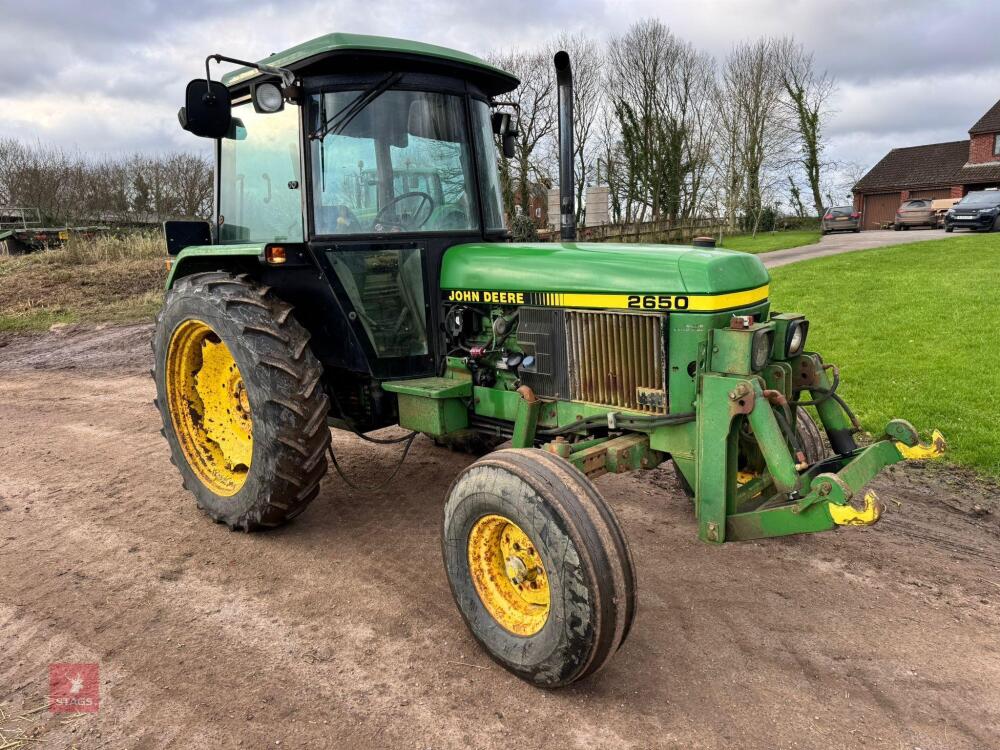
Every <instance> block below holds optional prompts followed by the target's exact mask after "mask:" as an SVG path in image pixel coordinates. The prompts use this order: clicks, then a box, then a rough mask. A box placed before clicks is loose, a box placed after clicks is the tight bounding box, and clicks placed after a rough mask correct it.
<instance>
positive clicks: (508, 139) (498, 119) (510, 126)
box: [490, 112, 517, 159]
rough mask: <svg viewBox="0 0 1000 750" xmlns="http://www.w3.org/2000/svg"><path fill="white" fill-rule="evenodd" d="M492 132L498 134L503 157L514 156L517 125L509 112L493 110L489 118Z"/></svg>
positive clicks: (509, 157)
mask: <svg viewBox="0 0 1000 750" xmlns="http://www.w3.org/2000/svg"><path fill="white" fill-rule="evenodd" d="M490 120H491V123H492V125H493V132H494V133H495V134H496V135H498V136H500V146H501V150H502V151H503V155H504V157H506V158H507V159H511V158H513V157H514V147H515V144H516V142H517V125H515V124H514V121H513V119H512V118H511V116H510V113H509V112H494V113H493V116H492V117H491V118H490Z"/></svg>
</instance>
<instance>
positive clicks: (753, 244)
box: [719, 229, 820, 254]
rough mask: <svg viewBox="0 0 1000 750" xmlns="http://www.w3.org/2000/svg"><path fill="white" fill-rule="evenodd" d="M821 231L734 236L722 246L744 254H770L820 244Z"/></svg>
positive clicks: (727, 238) (723, 240)
mask: <svg viewBox="0 0 1000 750" xmlns="http://www.w3.org/2000/svg"><path fill="white" fill-rule="evenodd" d="M819 236H820V235H819V230H818V229H817V230H815V231H788V232H758V234H757V236H756V237H752V236H751V235H749V234H734V235H730V236H728V237H723V238H722V244H721V245H720V246H719V247H724V248H726V249H727V250H739V251H740V252H743V253H754V254H756V253H769V252H771V251H772V250H787V249H788V248H790V247H801V246H802V245H812V244H813V243H814V242H819Z"/></svg>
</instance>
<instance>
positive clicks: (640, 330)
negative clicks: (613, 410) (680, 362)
mask: <svg viewBox="0 0 1000 750" xmlns="http://www.w3.org/2000/svg"><path fill="white" fill-rule="evenodd" d="M565 320H566V351H567V354H568V360H569V362H568V364H569V367H568V368H567V369H568V370H569V385H570V398H571V399H573V400H574V401H589V402H591V403H595V404H602V405H605V406H619V407H622V408H624V409H632V410H636V411H644V412H649V413H651V414H665V413H666V411H667V398H666V389H665V388H664V340H663V328H662V320H663V318H662V317H661V316H660V315H656V314H645V313H618V312H591V311H583V310H567V311H566V312H565Z"/></svg>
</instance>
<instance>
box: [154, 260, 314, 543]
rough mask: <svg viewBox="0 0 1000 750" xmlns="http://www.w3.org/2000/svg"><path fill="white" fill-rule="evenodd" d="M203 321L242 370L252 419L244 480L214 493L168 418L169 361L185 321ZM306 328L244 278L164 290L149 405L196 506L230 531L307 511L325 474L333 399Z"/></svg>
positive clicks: (222, 277) (197, 277) (187, 280)
mask: <svg viewBox="0 0 1000 750" xmlns="http://www.w3.org/2000/svg"><path fill="white" fill-rule="evenodd" d="M192 319H194V320H198V321H202V322H204V323H206V324H207V325H208V326H209V327H210V328H211V329H212V331H213V332H214V333H215V334H216V335H217V336H218V338H219V339H220V340H221V341H222V343H224V344H225V345H226V347H227V348H228V349H229V352H230V353H231V355H232V358H233V360H235V363H236V365H237V367H238V368H239V374H240V375H241V376H242V379H243V384H244V387H245V391H246V397H247V399H248V402H249V407H250V412H251V415H252V416H251V418H252V443H253V448H252V458H251V461H250V465H249V468H248V469H247V471H246V476H245V479H244V481H243V484H242V486H241V487H240V488H239V490H238V491H236V493H235V494H233V495H232V496H229V497H225V496H220V495H218V494H215V492H213V491H212V490H211V489H209V488H208V487H206V486H205V484H204V483H203V482H202V481H201V479H199V477H198V475H197V473H196V472H195V471H194V470H193V469H192V468H191V466H190V465H189V463H188V460H187V458H186V457H185V453H184V450H183V448H182V447H181V444H180V442H179V439H178V436H177V434H176V432H175V428H174V425H173V422H172V417H171V414H170V409H169V406H168V396H167V393H168V391H167V384H166V377H167V374H166V373H167V366H166V358H167V353H168V348H169V346H170V342H171V338H172V336H173V333H174V331H175V330H177V329H178V327H179V326H180V325H181V324H183V323H184V322H185V321H189V320H192ZM308 341H309V334H308V332H307V331H306V330H305V329H304V328H303V327H302V326H301V325H300V324H299V323H298V321H296V320H295V318H294V317H293V315H292V307H291V305H288V304H287V303H285V302H283V301H281V300H280V299H278V298H277V297H276V296H274V295H273V294H271V292H270V291H269V288H268V287H266V286H261V285H259V284H257V283H255V282H254V281H253V280H251V279H250V278H248V277H247V276H246V275H245V274H241V275H233V274H230V273H226V272H222V271H217V272H211V273H199V274H194V275H191V276H187V277H183V278H181V279H179V280H178V281H177V283H176V284H175V286H174V287H173V289H171V290H170V291H169V292H168V293H167V296H166V299H165V301H164V304H163V308H162V310H161V312H160V314H159V315H158V317H157V321H156V330H155V332H154V335H153V342H152V344H153V355H154V370H153V377H154V380H155V381H156V400H155V402H154V403H155V405H156V407H157V408H158V409H159V411H160V416H161V417H162V419H163V429H162V430H161V433H162V434H163V435H164V437H165V438H166V440H167V443H168V444H169V445H170V451H171V454H172V455H171V461H172V462H173V463H174V464H175V465H176V466H177V468H178V469H179V470H180V473H181V478H182V482H183V485H184V487H185V488H186V489H187V490H188V491H190V492H191V493H192V494H194V496H195V498H196V500H197V502H198V506H199V507H200V508H202V509H203V510H204V511H205V512H206V513H207V514H208V515H209V516H211V517H212V518H213V519H215V520H216V521H219V522H221V523H225V524H226V525H227V526H229V527H230V528H232V529H243V530H246V531H251V530H254V529H258V528H266V527H273V526H278V525H280V524H282V523H284V522H285V521H288V520H289V519H291V518H294V517H295V516H296V515H298V514H299V513H301V512H302V511H303V510H305V508H306V506H307V505H308V504H309V502H310V501H311V500H312V499H313V498H314V497H315V496H316V494H317V493H318V492H319V485H320V480H321V479H322V478H323V475H324V474H325V473H326V469H327V461H326V451H327V447H328V446H329V444H330V430H329V428H328V427H327V423H326V417H327V411H328V410H329V401H328V398H327V395H326V393H325V392H324V390H323V386H322V383H321V375H322V368H321V366H320V364H319V362H318V361H317V359H316V357H315V356H314V355H313V354H312V352H311V351H310V349H309V345H308Z"/></svg>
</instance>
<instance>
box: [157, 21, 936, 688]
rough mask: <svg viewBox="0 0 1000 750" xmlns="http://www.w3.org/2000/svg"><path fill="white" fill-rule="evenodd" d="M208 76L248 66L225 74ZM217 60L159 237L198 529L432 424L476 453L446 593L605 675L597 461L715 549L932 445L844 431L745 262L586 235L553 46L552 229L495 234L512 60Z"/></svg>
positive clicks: (536, 646) (903, 432) (473, 619)
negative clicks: (343, 450)
mask: <svg viewBox="0 0 1000 750" xmlns="http://www.w3.org/2000/svg"><path fill="white" fill-rule="evenodd" d="M213 63H216V64H228V65H236V66H238V67H236V68H235V69H231V70H230V71H229V72H227V73H226V74H225V75H223V76H222V78H221V79H219V80H213V79H212V77H211V66H212V64H213ZM205 65H206V77H205V78H202V79H196V80H194V81H192V82H191V83H190V84H189V85H188V87H187V91H186V97H185V99H186V101H185V106H184V107H183V108H182V109H181V111H180V113H179V119H180V123H181V125H182V127H184V129H186V130H187V131H189V132H190V133H192V134H193V135H196V136H201V137H205V138H210V139H212V140H213V142H214V147H215V159H216V174H217V179H216V200H215V206H216V211H215V215H214V216H213V217H212V220H211V221H208V222H168V223H167V225H166V239H167V249H168V253H169V254H170V256H171V258H172V259H173V263H172V264H171V270H170V275H169V277H168V279H167V282H166V286H167V294H166V298H165V301H164V305H163V309H162V311H161V312H160V315H159V318H158V320H157V327H156V333H155V338H154V350H155V376H156V386H157V404H158V408H159V410H160V412H161V416H162V419H163V424H164V434H165V435H166V438H167V441H168V443H169V445H170V449H171V451H172V453H173V458H174V461H175V463H176V464H177V466H178V469H179V471H180V473H181V475H182V477H183V480H184V486H185V487H186V488H187V489H188V490H189V491H190V492H191V493H192V494H194V495H195V498H196V500H197V503H198V505H199V506H200V507H201V508H202V509H204V510H205V512H206V513H208V515H210V516H211V517H212V518H213V519H215V520H217V521H220V522H222V523H225V524H227V525H228V526H230V527H232V528H235V529H244V530H247V531H250V530H255V529H262V528H269V527H273V526H278V525H280V524H282V523H284V522H286V521H289V520H290V519H292V518H293V517H295V516H297V515H299V514H300V513H302V512H303V511H304V510H305V509H306V507H307V506H308V504H309V502H310V501H311V500H312V499H313V498H314V497H316V495H317V494H318V492H319V491H320V480H321V479H322V477H323V476H324V474H325V473H326V470H327V458H328V457H330V458H332V459H333V463H334V465H335V467H336V466H337V464H336V459H335V456H334V455H333V449H332V446H331V441H330V429H329V428H330V427H333V428H337V429H340V430H346V431H350V432H353V433H356V434H359V435H361V436H362V437H364V438H365V439H366V440H372V441H374V442H383V443H384V442H386V439H385V438H378V439H376V438H370V437H367V436H365V433H368V432H370V431H372V430H377V429H380V428H383V427H388V426H391V425H400V426H402V427H403V428H405V429H407V430H410V431H411V432H410V433H409V434H408V435H406V437H405V438H403V440H404V441H405V446H403V447H402V449H401V455H402V458H405V456H406V454H407V453H408V451H409V450H410V446H411V444H412V442H413V439H414V438H415V437H416V436H417V435H419V434H423V435H426V436H427V437H428V438H430V439H431V440H433V441H434V443H436V444H437V445H440V446H444V447H448V448H452V449H456V450H464V451H472V452H475V453H479V454H484V455H483V456H482V457H481V458H480V459H479V460H477V461H475V462H474V463H472V464H471V465H468V466H466V467H465V468H464V469H461V470H459V469H458V467H457V466H456V473H457V476H456V478H455V480H454V482H453V483H452V486H451V489H450V490H449V493H448V496H447V497H446V498H445V502H444V516H443V524H442V528H441V534H442V549H443V555H444V564H445V570H446V573H447V576H448V580H449V583H450V585H451V589H452V593H453V595H454V599H455V602H456V604H457V605H458V609H459V611H460V613H461V615H462V617H463V618H464V620H465V622H466V624H467V625H468V627H469V628H470V630H471V632H472V634H473V635H474V636H475V638H476V639H477V640H479V642H480V643H481V644H482V645H483V647H484V648H485V649H486V650H487V651H488V653H489V654H490V655H491V656H492V657H493V658H494V659H495V660H496V661H497V662H499V663H500V664H501V665H502V666H504V667H505V668H507V669H509V670H511V671H512V672H514V673H515V674H517V675H518V676H520V677H522V678H524V679H526V680H528V681H530V682H533V683H535V684H537V685H541V686H546V687H554V686H559V685H566V684H569V683H571V682H574V681H576V680H579V679H581V678H583V677H585V676H587V675H589V674H591V673H593V672H596V671H597V670H599V669H600V668H601V667H602V666H603V665H604V664H605V663H606V662H607V661H608V660H609V659H610V658H611V656H612V655H613V654H614V653H615V651H616V650H617V649H618V648H619V647H620V646H621V645H622V643H623V642H624V640H625V638H626V636H627V635H628V633H629V631H630V627H631V625H632V621H633V619H634V617H635V612H636V601H637V600H636V590H635V580H636V574H635V568H634V562H633V559H632V557H631V555H630V553H629V549H628V543H627V541H626V538H625V535H624V533H623V531H622V528H621V526H620V524H619V522H618V521H617V519H616V517H615V513H614V512H613V511H612V509H611V508H610V507H609V506H608V505H607V504H606V503H605V502H604V501H603V499H602V498H601V496H600V493H599V492H598V490H597V489H596V487H595V486H594V484H593V479H594V478H595V477H597V476H599V475H601V474H604V473H621V472H625V471H633V470H635V471H638V470H645V469H651V468H654V467H656V466H659V465H661V464H663V463H665V462H670V463H672V465H673V467H674V470H675V471H676V473H677V475H678V477H679V479H680V481H681V484H682V485H683V487H684V488H685V489H686V490H687V491H688V493H689V495H690V497H691V500H692V502H693V506H694V507H693V511H694V514H693V517H694V521H693V524H692V526H693V528H695V529H696V533H697V534H698V536H699V537H700V538H701V539H702V540H704V541H705V542H708V543H711V544H720V543H722V542H726V541H739V540H746V539H759V538H764V537H773V536H780V535H785V534H795V533H802V532H811V531H822V530H828V529H834V528H836V527H838V526H844V525H866V524H870V523H874V522H875V521H876V520H877V519H878V517H879V513H880V506H879V504H878V501H877V499H876V498H875V496H874V494H873V493H872V492H871V491H867V490H866V489H865V486H866V484H867V483H868V482H869V481H870V480H871V479H872V477H874V476H875V474H876V473H877V472H878V471H879V470H880V469H882V468H883V467H885V466H887V465H889V464H892V463H895V462H897V461H900V460H903V459H904V458H926V457H928V456H933V455H937V454H940V452H941V451H942V450H943V447H944V443H943V439H941V438H940V435H938V434H937V433H935V438H934V441H933V442H932V443H931V444H930V445H923V444H921V443H920V442H919V441H918V436H917V432H916V430H915V429H914V428H913V427H912V426H911V425H910V424H909V423H907V422H904V421H902V420H893V421H892V422H890V423H889V424H888V425H887V426H886V427H885V430H884V432H883V433H882V434H881V435H876V436H875V439H873V440H870V441H867V442H866V444H865V445H863V446H861V445H859V444H858V443H857V441H856V435H857V433H858V432H859V430H860V427H859V425H858V423H857V420H856V419H855V417H854V414H853V413H852V412H851V410H850V408H849V407H848V405H847V404H846V403H845V402H844V400H843V398H842V397H841V395H840V393H839V391H838V386H839V384H840V375H839V371H838V369H837V367H836V366H835V365H832V364H830V363H826V362H824V361H823V359H822V358H821V357H820V355H819V354H818V353H816V352H813V351H810V350H809V349H808V344H809V322H808V320H806V318H805V316H803V315H801V314H796V313H786V312H777V311H774V310H772V309H771V304H770V299H769V284H770V278H769V276H768V273H767V270H766V269H765V268H764V266H763V264H762V263H761V262H760V260H759V259H758V258H756V257H754V256H752V255H747V254H743V253H736V252H730V251H726V250H721V249H715V248H714V247H711V245H712V244H713V243H712V242H711V240H707V241H704V240H701V241H699V243H698V244H699V246H697V247H696V246H694V245H656V244H638V243H622V244H611V243H606V244H595V243H588V242H578V241H576V225H575V216H576V212H575V210H574V208H575V207H574V195H573V189H572V188H573V186H572V182H573V167H572V155H573V142H572V141H573V127H572V103H573V73H572V64H571V60H570V57H569V55H567V54H566V53H565V52H559V53H558V54H556V55H555V58H554V60H553V66H554V81H555V91H554V92H553V94H554V95H555V96H556V97H557V98H558V105H559V106H558V112H559V127H558V141H559V160H560V169H559V175H560V179H559V183H560V184H559V190H560V201H559V219H558V230H559V231H558V234H559V238H560V241H558V242H547V243H538V242H536V243H514V242H511V241H510V236H509V233H508V230H507V224H506V222H507V218H508V216H507V210H506V206H505V203H504V200H503V191H502V190H501V181H500V171H499V170H498V160H502V159H504V158H507V157H509V156H510V155H511V152H512V147H513V144H514V141H515V139H516V135H517V128H518V114H519V113H518V110H517V107H516V106H515V105H514V104H512V103H510V102H507V101H506V100H505V99H504V95H505V94H507V93H508V92H510V91H511V90H513V89H514V88H516V87H517V85H518V81H517V79H516V78H515V77H514V76H513V75H511V74H510V73H508V72H506V71H504V70H501V69H498V68H496V67H494V66H492V65H490V64H488V63H486V62H484V61H483V60H481V59H479V58H477V57H474V56H472V55H469V54H466V53H464V52H458V51H455V50H450V49H445V48H443V47H436V46H433V45H429V44H423V43H420V42H411V41H403V40H398V39H389V38H385V37H371V36H357V35H352V34H328V35H326V36H322V37H318V38H316V39H313V40H311V41H308V42H305V43H303V44H300V45H298V46H296V47H292V48H291V49H288V50H285V51H283V52H279V53H277V54H273V55H271V56H270V57H267V58H264V59H263V60H261V61H260V62H256V63H255V62H248V61H245V60H241V59H238V58H234V57H228V56H224V55H221V54H212V55H210V56H209V57H208V58H207V60H206V63H205ZM706 245H707V246H706ZM821 430H822V432H821ZM824 433H825V437H824ZM505 443H509V446H510V447H507V448H502V449H499V450H496V449H498V448H501V446H503V445H504V444H505ZM401 460H402V459H401ZM337 469H338V471H340V468H339V467H337ZM397 469H398V467H397ZM367 473H368V472H367V471H363V474H367ZM342 476H343V475H342ZM393 476H395V472H393V473H391V474H389V475H388V476H387V477H382V476H379V475H370V476H356V475H351V476H346V477H345V479H347V480H348V482H349V484H350V486H351V487H352V488H356V487H358V486H366V487H369V488H370V487H372V486H376V485H379V484H384V483H385V482H386V481H391V480H392V478H393ZM326 491H327V492H328V493H330V492H342V491H344V490H338V489H336V487H334V486H331V485H327V489H326ZM358 491H359V492H360V490H358ZM394 491H405V485H404V484H403V483H398V484H397V486H396V488H395V490H394ZM353 499H354V498H353V497H352V500H353ZM359 502H363V500H359ZM372 512H373V513H376V512H379V511H378V510H377V509H376V510H373V511H372ZM373 522H375V523H377V519H376V520H375V521H373ZM337 543H339V544H346V543H350V539H349V538H348V537H346V536H345V538H344V539H342V540H339V541H338V542H337Z"/></svg>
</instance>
